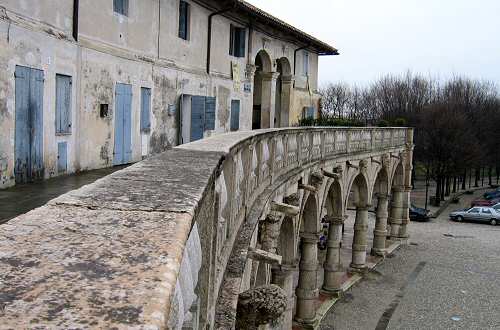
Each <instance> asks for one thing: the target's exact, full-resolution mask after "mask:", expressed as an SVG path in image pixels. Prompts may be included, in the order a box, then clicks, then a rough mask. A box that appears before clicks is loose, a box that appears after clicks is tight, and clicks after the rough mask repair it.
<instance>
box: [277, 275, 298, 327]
mask: <svg viewBox="0 0 500 330" xmlns="http://www.w3.org/2000/svg"><path fill="white" fill-rule="evenodd" d="M296 271H297V266H296V265H281V266H276V267H275V268H273V269H272V274H273V278H272V284H275V285H277V286H279V287H280V288H282V289H283V291H285V292H286V296H287V305H286V310H285V312H284V317H283V325H282V328H283V329H291V328H292V325H293V308H294V307H295V290H294V289H295V287H294V280H293V279H294V278H293V275H294V274H295V272H296Z"/></svg>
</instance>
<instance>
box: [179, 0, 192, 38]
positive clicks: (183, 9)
mask: <svg viewBox="0 0 500 330" xmlns="http://www.w3.org/2000/svg"><path fill="white" fill-rule="evenodd" d="M189 19H190V17H189V3H187V2H186V1H183V0H180V1H179V38H181V39H184V40H188V39H189Z"/></svg>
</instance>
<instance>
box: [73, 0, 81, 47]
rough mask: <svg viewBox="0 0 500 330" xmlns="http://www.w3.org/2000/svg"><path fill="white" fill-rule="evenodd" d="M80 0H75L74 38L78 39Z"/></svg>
mask: <svg viewBox="0 0 500 330" xmlns="http://www.w3.org/2000/svg"><path fill="white" fill-rule="evenodd" d="M79 7H80V0H73V39H75V41H78V8H79Z"/></svg>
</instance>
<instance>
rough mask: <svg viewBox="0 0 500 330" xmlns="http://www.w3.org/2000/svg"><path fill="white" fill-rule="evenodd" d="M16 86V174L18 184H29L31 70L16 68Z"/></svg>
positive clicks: (21, 67)
mask: <svg viewBox="0 0 500 330" xmlns="http://www.w3.org/2000/svg"><path fill="white" fill-rule="evenodd" d="M15 77H16V84H15V89H16V90H15V94H16V96H15V103H16V121H15V142H14V150H15V151H14V157H15V169H14V174H15V177H16V183H24V182H27V181H28V179H29V176H30V172H29V171H30V164H31V160H30V130H31V128H30V122H29V109H30V94H29V90H30V69H29V68H26V67H23V66H16V74H15Z"/></svg>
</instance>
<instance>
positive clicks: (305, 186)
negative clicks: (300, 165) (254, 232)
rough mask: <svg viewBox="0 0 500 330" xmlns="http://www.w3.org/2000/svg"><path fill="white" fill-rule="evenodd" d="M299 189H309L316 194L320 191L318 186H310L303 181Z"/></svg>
mask: <svg viewBox="0 0 500 330" xmlns="http://www.w3.org/2000/svg"><path fill="white" fill-rule="evenodd" d="M298 189H300V190H306V191H309V192H310V193H312V194H315V193H317V192H318V190H317V189H316V187H314V186H310V185H307V184H302V183H299V186H298Z"/></svg>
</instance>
